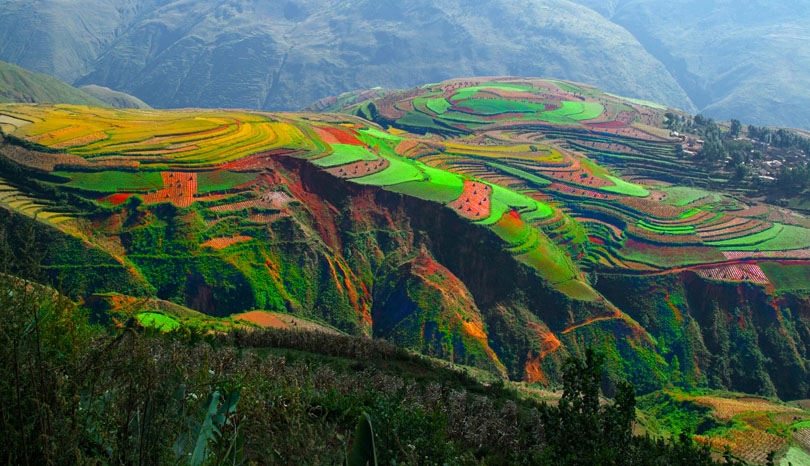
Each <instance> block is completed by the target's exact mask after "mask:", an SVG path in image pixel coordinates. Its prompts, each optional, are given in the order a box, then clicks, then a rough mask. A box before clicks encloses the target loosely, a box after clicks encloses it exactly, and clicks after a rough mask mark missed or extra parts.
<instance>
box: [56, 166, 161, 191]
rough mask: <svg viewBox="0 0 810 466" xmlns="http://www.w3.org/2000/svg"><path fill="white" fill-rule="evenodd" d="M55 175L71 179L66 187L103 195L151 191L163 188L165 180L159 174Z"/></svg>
mask: <svg viewBox="0 0 810 466" xmlns="http://www.w3.org/2000/svg"><path fill="white" fill-rule="evenodd" d="M54 174H55V175H59V176H63V177H65V178H69V179H70V182H68V183H66V184H65V185H64V186H69V187H72V188H80V189H87V190H90V191H99V192H103V193H114V192H119V191H150V190H153V189H160V188H162V187H163V178H161V176H160V173H159V172H147V171H138V172H124V171H99V172H64V171H62V172H54Z"/></svg>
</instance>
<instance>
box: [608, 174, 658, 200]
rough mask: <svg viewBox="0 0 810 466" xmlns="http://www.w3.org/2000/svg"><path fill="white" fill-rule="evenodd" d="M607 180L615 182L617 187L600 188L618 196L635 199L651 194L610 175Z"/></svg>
mask: <svg viewBox="0 0 810 466" xmlns="http://www.w3.org/2000/svg"><path fill="white" fill-rule="evenodd" d="M606 178H607V179H608V180H610V181H612V182H613V184H615V185H616V186H608V187H605V188H599V189H601V190H603V191H610V192H612V193H616V194H625V195H627V196H633V197H647V196H649V195H650V192H649V191H647V190H646V189H644V188H642V187H641V186H639V185H637V184H633V183H628V182H627V181H624V180H623V179H621V178H618V177H615V176H611V175H608V176H606Z"/></svg>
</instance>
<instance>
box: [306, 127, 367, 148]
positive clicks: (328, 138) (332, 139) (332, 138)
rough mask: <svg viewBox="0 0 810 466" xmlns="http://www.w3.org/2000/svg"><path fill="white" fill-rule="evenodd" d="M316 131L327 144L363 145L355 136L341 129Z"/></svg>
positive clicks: (316, 129) (318, 129) (319, 129)
mask: <svg viewBox="0 0 810 466" xmlns="http://www.w3.org/2000/svg"><path fill="white" fill-rule="evenodd" d="M315 131H317V133H318V136H320V137H321V139H323V141H324V142H325V143H327V144H351V145H353V146H362V145H363V143H362V142H360V141H359V140H358V139H357V138H356V137H355V136H354V135H353V134H351V133H349V132H348V131H344V130H342V129H339V128H329V127H327V128H315Z"/></svg>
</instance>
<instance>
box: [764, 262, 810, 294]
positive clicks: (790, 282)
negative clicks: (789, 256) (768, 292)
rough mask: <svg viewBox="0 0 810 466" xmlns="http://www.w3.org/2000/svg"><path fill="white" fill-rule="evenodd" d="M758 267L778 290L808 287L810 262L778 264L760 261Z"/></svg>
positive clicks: (809, 286) (809, 284) (809, 285)
mask: <svg viewBox="0 0 810 466" xmlns="http://www.w3.org/2000/svg"><path fill="white" fill-rule="evenodd" d="M759 267H760V268H761V269H762V270H763V272H764V273H765V276H767V277H768V279H769V280H770V282H771V283H773V286H774V287H775V288H776V289H777V290H779V291H789V290H806V289H808V288H810V264H780V263H778V262H760V263H759Z"/></svg>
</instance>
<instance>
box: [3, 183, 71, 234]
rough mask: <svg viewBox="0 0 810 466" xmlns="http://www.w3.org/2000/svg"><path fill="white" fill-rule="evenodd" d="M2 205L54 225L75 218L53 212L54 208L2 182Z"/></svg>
mask: <svg viewBox="0 0 810 466" xmlns="http://www.w3.org/2000/svg"><path fill="white" fill-rule="evenodd" d="M0 181H2V179H0ZM0 205H5V206H7V207H9V208H11V209H12V210H14V211H17V212H20V213H22V214H24V215H26V216H28V217H32V218H35V219H38V220H42V221H46V222H48V223H52V224H59V223H63V222H66V221H68V220H72V219H73V216H71V215H69V214H65V213H61V212H56V211H52V210H51V209H52V208H53V207H52V206H49V205H46V204H45V203H43V202H42V201H37V200H35V199H32V198H30V197H28V196H25V195H23V194H21V193H20V192H19V191H17V190H16V189H15V188H13V187H11V186H9V185H7V184H4V183H2V182H0Z"/></svg>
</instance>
